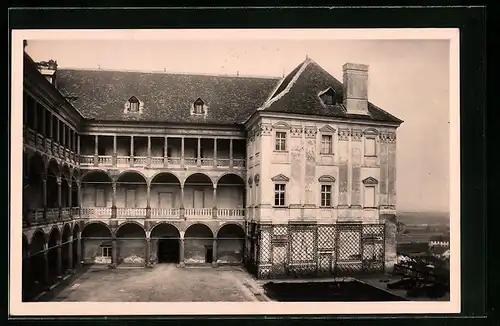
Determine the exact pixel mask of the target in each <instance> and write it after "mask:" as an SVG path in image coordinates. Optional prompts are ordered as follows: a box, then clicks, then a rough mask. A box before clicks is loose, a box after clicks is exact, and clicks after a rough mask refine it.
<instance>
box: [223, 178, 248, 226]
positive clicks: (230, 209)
mask: <svg viewBox="0 0 500 326" xmlns="http://www.w3.org/2000/svg"><path fill="white" fill-rule="evenodd" d="M245 197H246V196H245V180H243V178H242V177H240V176H239V175H236V174H233V173H229V174H226V175H224V176H222V177H221V178H220V179H219V180H218V181H217V208H218V215H219V216H223V217H225V216H229V217H235V216H236V217H244V216H245V210H244V209H245V205H246V198H245Z"/></svg>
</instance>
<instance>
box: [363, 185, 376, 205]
mask: <svg viewBox="0 0 500 326" xmlns="http://www.w3.org/2000/svg"><path fill="white" fill-rule="evenodd" d="M363 206H364V207H375V187H374V186H365V196H364V205H363Z"/></svg>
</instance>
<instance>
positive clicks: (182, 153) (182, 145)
mask: <svg viewBox="0 0 500 326" xmlns="http://www.w3.org/2000/svg"><path fill="white" fill-rule="evenodd" d="M181 166H184V137H181Z"/></svg>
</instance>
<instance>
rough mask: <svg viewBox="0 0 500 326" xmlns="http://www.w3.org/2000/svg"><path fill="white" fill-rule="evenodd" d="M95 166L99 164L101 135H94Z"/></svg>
mask: <svg viewBox="0 0 500 326" xmlns="http://www.w3.org/2000/svg"><path fill="white" fill-rule="evenodd" d="M94 166H99V136H98V135H95V137H94Z"/></svg>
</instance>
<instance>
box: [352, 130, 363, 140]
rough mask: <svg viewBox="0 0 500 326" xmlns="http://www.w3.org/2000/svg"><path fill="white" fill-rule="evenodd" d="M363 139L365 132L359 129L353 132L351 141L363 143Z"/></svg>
mask: <svg viewBox="0 0 500 326" xmlns="http://www.w3.org/2000/svg"><path fill="white" fill-rule="evenodd" d="M362 137H363V131H362V130H358V129H352V130H351V140H352V141H361V139H362Z"/></svg>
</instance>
